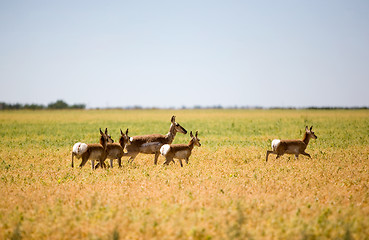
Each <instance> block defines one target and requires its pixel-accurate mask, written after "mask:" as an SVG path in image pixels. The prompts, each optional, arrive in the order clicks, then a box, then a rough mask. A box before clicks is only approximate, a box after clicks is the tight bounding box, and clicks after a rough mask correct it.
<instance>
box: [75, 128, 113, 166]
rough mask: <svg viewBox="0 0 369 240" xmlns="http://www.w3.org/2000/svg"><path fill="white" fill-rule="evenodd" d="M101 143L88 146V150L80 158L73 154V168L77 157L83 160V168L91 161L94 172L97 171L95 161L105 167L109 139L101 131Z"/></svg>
mask: <svg viewBox="0 0 369 240" xmlns="http://www.w3.org/2000/svg"><path fill="white" fill-rule="evenodd" d="M100 135H101V137H100V143H92V144H87V150H86V152H85V153H83V154H82V155H81V156H80V157H78V156H77V155H75V154H74V153H72V167H74V163H73V157H74V156H76V157H77V158H82V162H81V164H80V165H79V167H80V168H82V167H83V166H84V165H85V164H86V162H87V161H88V160H91V168H92V170H94V169H95V166H94V165H95V160H97V161H98V162H99V164H100V165H101V166H105V163H104V161H105V159H106V156H107V152H106V146H107V138H106V136H105V134H104V133H103V132H102V131H101V129H100Z"/></svg>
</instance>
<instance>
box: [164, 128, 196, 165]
mask: <svg viewBox="0 0 369 240" xmlns="http://www.w3.org/2000/svg"><path fill="white" fill-rule="evenodd" d="M190 137H191V141H190V142H189V143H188V144H187V145H186V144H170V145H169V144H165V145H163V146H162V147H161V148H160V153H161V155H163V156H165V160H166V161H165V162H164V164H167V165H168V164H169V163H170V162H171V161H173V162H174V160H173V158H176V159H178V160H179V163H180V164H181V167H183V164H182V159H185V160H186V163H187V164H188V159H189V158H190V156H191V153H192V149H193V147H194V146H195V145H196V146H198V147H200V146H201V143H200V139H198V137H197V131H196V134H195V136H193V135H192V131H191V132H190Z"/></svg>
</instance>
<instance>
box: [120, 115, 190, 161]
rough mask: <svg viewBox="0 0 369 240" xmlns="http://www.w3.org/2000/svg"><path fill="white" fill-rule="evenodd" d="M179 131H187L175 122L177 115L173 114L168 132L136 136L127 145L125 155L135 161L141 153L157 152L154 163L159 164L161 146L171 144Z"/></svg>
mask: <svg viewBox="0 0 369 240" xmlns="http://www.w3.org/2000/svg"><path fill="white" fill-rule="evenodd" d="M177 132H181V133H184V134H186V133H187V131H186V129H184V128H183V127H182V126H180V125H179V124H178V123H176V122H175V116H172V119H171V125H170V128H169V132H168V134H166V135H161V134H151V135H142V136H134V137H133V138H132V141H131V145H129V146H126V149H127V153H124V156H130V158H129V160H128V161H130V162H133V160H134V159H135V157H136V156H137V155H138V154H139V153H144V154H155V159H154V164H157V162H158V157H159V154H160V148H161V146H163V145H164V144H171V143H172V142H173V140H174V138H175V136H176V133H177Z"/></svg>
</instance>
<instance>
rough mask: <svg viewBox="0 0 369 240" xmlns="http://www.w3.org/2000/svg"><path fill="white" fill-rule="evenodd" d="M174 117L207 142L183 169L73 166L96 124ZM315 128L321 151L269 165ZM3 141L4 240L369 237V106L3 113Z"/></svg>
mask: <svg viewBox="0 0 369 240" xmlns="http://www.w3.org/2000/svg"><path fill="white" fill-rule="evenodd" d="M172 115H175V116H176V117H177V118H176V121H177V122H178V123H179V124H181V126H183V127H184V128H185V129H186V130H187V131H188V133H187V134H186V135H184V134H181V133H178V134H177V136H176V138H175V140H174V143H188V142H189V140H190V137H189V132H190V131H199V138H200V140H201V141H200V142H201V144H202V146H201V147H195V148H194V149H193V151H192V155H191V157H190V161H189V164H188V165H187V164H184V167H183V168H181V167H180V165H179V162H178V161H176V162H175V163H174V164H173V163H171V164H170V165H168V166H166V165H165V166H163V162H164V161H165V158H164V157H163V156H160V157H159V161H158V165H154V155H143V154H139V155H138V156H137V158H136V159H135V160H134V162H133V163H128V162H127V160H128V158H127V157H123V159H122V163H123V167H122V168H118V164H117V162H116V161H115V162H114V168H108V169H101V168H99V169H97V170H95V171H93V170H91V165H90V161H89V162H88V163H87V164H86V166H84V167H83V168H82V169H80V168H78V167H75V168H72V167H71V151H72V146H73V144H74V143H76V142H85V143H97V142H98V139H99V128H102V129H105V128H108V130H109V132H110V134H111V135H112V138H113V139H114V140H116V141H117V140H118V138H119V136H120V131H119V129H122V130H123V131H125V129H126V128H129V135H130V136H135V135H143V134H151V133H160V134H166V133H167V132H168V130H169V126H170V119H171V116H172ZM306 125H308V126H311V125H313V130H314V131H315V134H316V135H317V136H318V139H316V140H313V139H312V140H311V141H310V143H309V145H308V147H307V149H306V152H307V153H309V154H310V155H311V157H312V159H309V158H308V157H306V156H302V155H300V157H299V159H297V160H296V159H295V158H294V156H293V155H284V156H282V157H281V158H279V159H276V156H275V155H270V156H269V161H268V162H265V155H266V151H267V150H271V147H270V144H271V141H272V140H273V139H275V138H279V139H302V136H303V134H304V131H305V130H304V129H305V126H306ZM0 137H1V141H0V191H1V193H0V239H369V111H368V110H329V111H328V110H327V111H326V110H65V111H63V110H60V111H48V110H45V111H2V112H0ZM80 161H81V160H75V165H76V166H78V165H79V163H80ZM106 163H108V160H107V161H106Z"/></svg>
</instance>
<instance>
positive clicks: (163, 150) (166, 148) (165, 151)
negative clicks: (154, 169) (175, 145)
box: [160, 144, 170, 156]
mask: <svg viewBox="0 0 369 240" xmlns="http://www.w3.org/2000/svg"><path fill="white" fill-rule="evenodd" d="M169 150H170V145H169V144H164V145H163V146H161V148H160V153H161V155H163V156H165V155H167V154H168V152H169Z"/></svg>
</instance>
